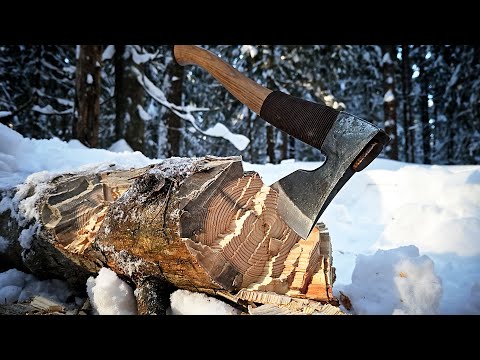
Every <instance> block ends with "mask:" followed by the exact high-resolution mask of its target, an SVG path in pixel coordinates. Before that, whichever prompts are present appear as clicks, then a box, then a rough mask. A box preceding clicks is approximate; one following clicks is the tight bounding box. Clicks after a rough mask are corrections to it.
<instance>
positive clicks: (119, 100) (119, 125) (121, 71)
mask: <svg viewBox="0 0 480 360" xmlns="http://www.w3.org/2000/svg"><path fill="white" fill-rule="evenodd" d="M124 57H125V45H115V55H114V56H113V63H114V66H115V93H114V97H115V141H118V140H120V139H124V138H125V114H126V113H127V107H126V101H125V99H126V94H125V84H124V82H125V58H124Z"/></svg>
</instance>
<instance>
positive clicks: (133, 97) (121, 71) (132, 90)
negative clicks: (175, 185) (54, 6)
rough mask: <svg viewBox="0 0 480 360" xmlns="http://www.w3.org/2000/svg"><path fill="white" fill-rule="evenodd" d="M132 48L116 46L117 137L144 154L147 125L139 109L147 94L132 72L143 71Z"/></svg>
mask: <svg viewBox="0 0 480 360" xmlns="http://www.w3.org/2000/svg"><path fill="white" fill-rule="evenodd" d="M130 46H131V45H127V46H123V45H121V46H115V58H114V62H115V137H116V139H117V140H119V139H121V138H124V139H125V140H126V141H127V143H128V144H129V145H130V146H131V148H132V149H133V150H135V151H141V152H143V151H144V150H145V149H144V133H145V123H144V121H143V119H142V117H141V116H140V108H139V107H140V106H143V104H144V100H145V93H144V90H143V88H142V86H141V85H140V84H139V83H138V81H137V77H136V75H135V74H134V73H133V71H132V68H133V67H137V68H138V69H139V70H140V71H142V66H141V65H137V64H135V63H134V61H133V59H132V54H131V50H130Z"/></svg>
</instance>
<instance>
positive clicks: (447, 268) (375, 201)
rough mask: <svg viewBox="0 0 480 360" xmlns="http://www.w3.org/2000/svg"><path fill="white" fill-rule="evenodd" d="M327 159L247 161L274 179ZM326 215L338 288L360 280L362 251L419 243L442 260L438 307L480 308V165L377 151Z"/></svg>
mask: <svg viewBox="0 0 480 360" xmlns="http://www.w3.org/2000/svg"><path fill="white" fill-rule="evenodd" d="M321 164H322V163H321V162H309V163H305V162H293V161H286V162H285V161H284V162H283V163H282V164H279V165H271V164H266V165H252V164H248V163H244V165H245V166H244V168H245V170H254V171H257V172H259V173H260V175H261V176H262V178H263V179H264V181H265V182H266V183H267V184H271V183H273V182H275V181H277V180H278V179H280V178H281V177H283V176H285V175H287V174H288V173H291V172H293V171H295V170H297V169H300V168H302V169H308V170H311V169H315V168H317V167H319V166H320V165H321ZM320 221H323V222H325V224H326V225H327V227H328V229H329V232H330V235H331V238H332V243H333V244H332V245H333V251H334V252H333V264H334V266H335V267H336V269H337V271H336V275H337V280H336V283H335V284H334V292H336V293H337V295H338V291H340V290H342V291H343V292H344V293H346V294H347V295H350V294H348V292H347V291H344V289H345V287H347V286H348V285H350V284H351V283H352V277H351V276H352V273H353V271H354V268H355V266H356V259H357V257H358V256H360V255H362V254H363V255H372V254H374V253H375V252H376V251H377V250H379V249H384V250H388V249H396V248H399V247H404V246H408V245H414V246H416V247H417V248H418V250H419V252H420V255H426V256H428V258H430V259H431V260H432V261H433V262H434V265H435V273H436V274H437V275H438V277H439V278H440V279H441V282H442V287H443V295H442V296H441V299H440V305H439V309H438V312H439V313H440V314H480V309H479V308H478V306H476V304H477V305H478V303H479V302H480V301H479V300H478V298H477V299H474V298H472V293H474V294H478V292H479V290H478V286H479V285H478V283H479V280H478V279H480V166H475V165H463V166H461V165H450V166H438V165H433V166H429V165H414V164H406V163H402V162H399V161H392V160H385V159H376V160H374V161H373V162H372V164H370V166H369V167H367V169H365V170H364V171H362V172H360V173H357V174H355V175H354V176H353V177H352V178H351V179H350V180H349V181H348V182H347V184H346V185H345V186H344V188H342V190H341V191H340V192H339V193H338V195H337V196H336V197H335V198H334V199H333V201H332V202H331V204H330V205H329V206H328V207H327V209H326V210H325V212H324V214H323V215H322V217H321V218H320ZM390 283H391V284H393V282H390ZM475 284H477V287H475ZM475 301H477V303H475ZM353 305H354V306H355V304H353ZM372 307H374V304H372ZM367 312H368V310H367Z"/></svg>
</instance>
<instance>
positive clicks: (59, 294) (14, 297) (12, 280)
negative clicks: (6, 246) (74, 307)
mask: <svg viewBox="0 0 480 360" xmlns="http://www.w3.org/2000/svg"><path fill="white" fill-rule="evenodd" d="M70 295H71V292H70V290H69V289H68V286H67V284H66V283H65V282H63V281H61V280H57V279H52V280H43V281H42V280H38V279H37V278H36V277H35V276H33V275H31V274H25V273H24V272H22V271H19V270H17V269H10V270H7V271H5V272H2V273H0V303H2V304H12V303H14V302H16V301H19V302H22V301H27V300H30V299H31V298H32V297H34V296H43V297H45V298H48V299H50V300H52V301H55V302H59V303H65V302H66V300H67V298H68V297H69V296H70Z"/></svg>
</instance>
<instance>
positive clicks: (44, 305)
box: [30, 296, 65, 313]
mask: <svg viewBox="0 0 480 360" xmlns="http://www.w3.org/2000/svg"><path fill="white" fill-rule="evenodd" d="M30 305H31V306H33V307H35V308H37V309H40V310H43V311H48V312H51V313H54V312H65V308H64V307H63V306H62V305H60V304H58V303H56V302H54V301H52V300H49V299H46V298H44V297H42V296H35V297H34V298H33V300H32V301H31V303H30Z"/></svg>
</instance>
